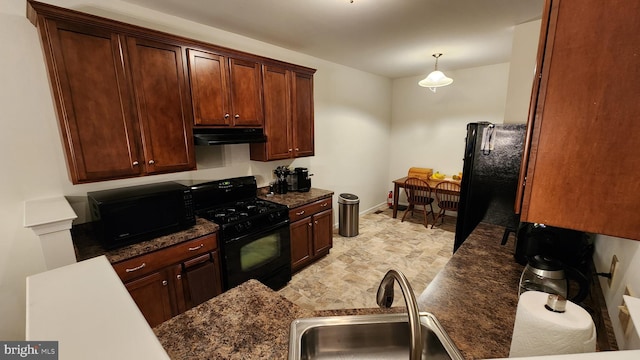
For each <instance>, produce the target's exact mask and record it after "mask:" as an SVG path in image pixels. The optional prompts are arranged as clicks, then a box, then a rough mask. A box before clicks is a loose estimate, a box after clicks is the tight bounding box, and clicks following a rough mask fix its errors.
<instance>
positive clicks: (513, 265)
mask: <svg viewBox="0 0 640 360" xmlns="http://www.w3.org/2000/svg"><path fill="white" fill-rule="evenodd" d="M503 232H504V228H502V227H499V226H495V225H489V224H484V223H481V224H480V225H478V227H477V228H476V229H475V230H474V231H473V233H472V234H471V235H470V236H469V237H468V238H467V240H466V241H465V242H464V243H463V245H462V246H461V247H460V248H459V249H458V251H456V253H455V254H454V256H453V257H452V258H451V259H450V260H449V262H448V263H447V264H446V265H445V267H444V268H443V269H442V271H440V272H439V273H438V275H437V276H436V277H435V278H434V279H433V281H431V283H430V284H429V286H428V287H427V289H425V291H424V292H423V293H422V294H421V295H420V296H419V298H418V302H419V306H420V309H421V310H422V311H428V312H430V313H432V314H434V315H435V316H436V318H437V319H438V320H439V321H440V323H441V324H442V326H443V327H444V328H445V329H446V331H447V333H448V334H449V336H450V337H451V339H452V340H453V342H454V343H455V344H456V346H457V347H458V348H459V349H460V352H461V353H462V354H463V355H464V357H465V358H466V359H487V358H506V357H508V356H509V349H510V347H511V336H512V333H513V325H514V323H515V315H516V308H517V306H518V284H519V282H520V275H521V274H522V270H523V269H524V266H522V265H520V264H518V263H517V262H516V261H515V260H514V258H513V245H512V243H511V242H510V243H509V244H507V245H500V240H501V238H502V235H503ZM592 285H593V286H591V290H592V291H591V294H590V296H589V297H588V298H587V300H585V301H584V303H583V304H582V305H583V307H585V309H586V310H587V311H589V312H590V313H591V315H592V317H593V318H594V322H595V324H596V328H597V331H598V349H599V350H601V351H602V350H617V346H616V342H615V337H614V336H613V335H612V328H611V324H610V320H609V317H608V315H607V313H606V306H604V305H603V304H604V300H603V297H602V293H601V292H600V288H599V285H597V284H595V283H592ZM600 301H602V302H600Z"/></svg>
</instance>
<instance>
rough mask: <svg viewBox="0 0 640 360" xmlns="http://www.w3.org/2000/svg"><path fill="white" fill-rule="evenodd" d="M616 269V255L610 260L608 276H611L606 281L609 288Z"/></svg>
mask: <svg viewBox="0 0 640 360" xmlns="http://www.w3.org/2000/svg"><path fill="white" fill-rule="evenodd" d="M617 268H618V257H617V256H616V255H613V258H612V259H611V267H610V268H609V274H611V277H610V278H609V279H607V284H609V287H611V284H612V283H613V277H614V276H615V274H616V269H617Z"/></svg>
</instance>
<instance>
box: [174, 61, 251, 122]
mask: <svg viewBox="0 0 640 360" xmlns="http://www.w3.org/2000/svg"><path fill="white" fill-rule="evenodd" d="M187 54H188V59H189V77H190V80H191V91H192V97H193V112H194V124H195V125H196V126H209V127H254V128H256V127H258V128H260V127H262V126H263V111H262V82H261V79H260V64H259V63H257V62H254V61H246V60H238V59H234V58H229V57H225V56H222V55H218V54H215V53H212V52H208V51H199V50H195V49H187Z"/></svg>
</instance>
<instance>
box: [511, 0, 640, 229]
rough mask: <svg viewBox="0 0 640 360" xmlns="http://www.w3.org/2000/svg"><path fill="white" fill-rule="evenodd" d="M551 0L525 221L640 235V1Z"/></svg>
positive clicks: (533, 118)
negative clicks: (639, 17)
mask: <svg viewBox="0 0 640 360" xmlns="http://www.w3.org/2000/svg"><path fill="white" fill-rule="evenodd" d="M549 4H550V7H549V8H550V11H549V12H548V13H547V17H548V18H547V19H545V20H546V22H547V24H548V31H547V32H543V35H542V36H543V43H544V48H543V53H542V54H539V57H540V56H542V66H541V67H539V68H541V69H542V70H541V71H542V72H541V76H542V77H541V80H540V88H539V91H538V93H537V98H535V99H534V102H532V107H534V106H535V113H534V114H533V115H532V116H531V117H530V118H529V127H531V125H532V128H533V130H532V132H531V133H530V136H531V144H530V150H529V151H530V152H529V161H528V169H527V173H526V174H527V175H526V186H525V188H524V198H523V202H522V216H521V218H522V220H523V221H528V222H538V223H544V224H547V225H553V226H558V227H563V228H570V229H576V230H582V231H587V232H592V233H600V234H607V235H612V236H618V237H623V238H631V239H640V235H639V234H640V222H639V221H638V214H640V185H639V184H640V183H639V182H638V181H637V177H636V176H635V174H638V173H640V160H639V158H638V156H637V149H638V148H640V137H638V136H635V135H632V134H637V133H638V131H639V130H640V129H639V124H640V122H638V119H637V117H638V114H639V113H640V102H638V98H640V87H639V86H638V81H637V79H638V78H640V57H638V56H637V49H638V48H639V47H640V38H638V36H637V34H638V32H640V22H638V21H637V16H635V14H638V13H640V3H638V2H635V1H630V2H616V5H615V6H612V5H611V4H609V3H607V2H602V1H598V0H585V1H581V2H579V3H578V2H572V1H556V0H552V1H549ZM594 29H597V31H594ZM545 35H546V37H545ZM611 49H615V51H614V52H613V53H612V52H611Z"/></svg>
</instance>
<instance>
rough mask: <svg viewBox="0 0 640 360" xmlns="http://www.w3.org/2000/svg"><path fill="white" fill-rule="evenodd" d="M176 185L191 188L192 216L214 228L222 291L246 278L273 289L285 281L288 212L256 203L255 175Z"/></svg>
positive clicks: (287, 274) (288, 269)
mask: <svg viewBox="0 0 640 360" xmlns="http://www.w3.org/2000/svg"><path fill="white" fill-rule="evenodd" d="M181 183H183V184H184V185H188V186H189V187H190V188H191V192H192V195H193V202H194V210H195V214H196V216H199V217H202V218H205V219H207V220H210V221H213V222H215V223H216V224H218V225H219V226H220V232H219V243H220V254H221V258H222V275H223V284H224V288H225V290H228V289H231V288H233V287H235V286H237V285H239V284H241V283H243V282H245V281H247V280H249V279H257V280H259V281H261V282H262V283H264V284H265V285H267V286H269V287H271V288H272V289H274V290H277V289H280V288H282V287H283V286H285V285H286V284H287V283H288V282H289V280H291V244H290V238H289V209H288V208H287V206H285V205H281V204H277V203H274V202H271V201H266V200H262V199H259V198H258V197H257V196H256V193H257V183H256V179H255V177H253V176H244V177H238V178H231V179H224V180H215V181H207V182H198V181H189V182H181Z"/></svg>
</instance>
